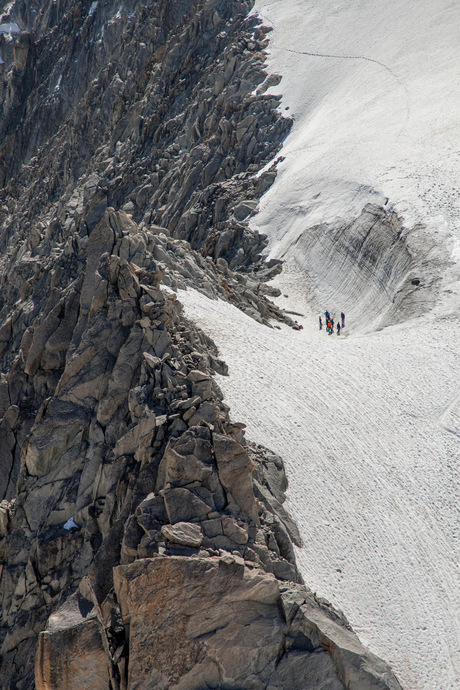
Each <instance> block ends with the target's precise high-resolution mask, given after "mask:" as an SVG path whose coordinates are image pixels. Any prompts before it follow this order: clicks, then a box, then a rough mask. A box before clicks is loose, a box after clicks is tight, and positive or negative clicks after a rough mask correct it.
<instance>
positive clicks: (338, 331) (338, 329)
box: [337, 321, 340, 335]
mask: <svg viewBox="0 0 460 690" xmlns="http://www.w3.org/2000/svg"><path fill="white" fill-rule="evenodd" d="M337 335H340V323H339V321H337Z"/></svg>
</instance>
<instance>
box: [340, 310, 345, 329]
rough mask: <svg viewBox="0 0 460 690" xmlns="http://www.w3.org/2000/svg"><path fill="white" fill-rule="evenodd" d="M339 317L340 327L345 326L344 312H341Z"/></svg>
mask: <svg viewBox="0 0 460 690" xmlns="http://www.w3.org/2000/svg"><path fill="white" fill-rule="evenodd" d="M340 318H341V319H342V328H345V314H344V313H343V312H342V313H341V314H340Z"/></svg>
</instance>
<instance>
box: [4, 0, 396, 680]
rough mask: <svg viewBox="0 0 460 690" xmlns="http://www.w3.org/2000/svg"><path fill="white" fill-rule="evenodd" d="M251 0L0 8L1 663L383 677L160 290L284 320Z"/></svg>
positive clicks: (269, 109) (42, 671) (130, 676)
mask: <svg viewBox="0 0 460 690" xmlns="http://www.w3.org/2000/svg"><path fill="white" fill-rule="evenodd" d="M250 9H251V3H250V2H236V1H234V0H210V1H207V2H204V1H201V0H181V1H180V2H174V3H171V2H168V1H167V0H159V1H158V2H155V3H151V2H146V1H144V0H129V1H128V2H127V3H124V4H123V6H122V7H120V5H119V3H114V2H112V1H111V0H108V2H105V3H102V2H100V1H99V2H93V3H91V2H89V1H88V2H85V1H83V2H70V0H62V2H58V3H55V2H51V1H50V0H42V1H41V2H39V3H36V5H34V7H32V6H31V5H30V3H28V2H25V0H16V2H14V3H13V4H12V5H11V6H9V8H8V14H6V10H5V14H4V15H3V18H2V20H1V22H0V27H1V26H6V25H7V24H8V26H9V25H13V24H14V26H18V27H19V28H20V29H21V31H16V30H14V31H9V32H8V33H6V32H5V31H0V54H1V59H2V61H3V63H2V64H0V268H1V286H2V289H1V291H0V359H1V367H2V368H1V375H0V469H1V472H0V499H2V500H1V503H0V598H1V615H0V644H1V655H2V684H4V685H5V687H6V686H9V687H15V688H18V690H20V689H21V688H22V689H26V688H27V689H28V688H31V687H34V686H35V687H37V688H39V689H42V688H43V689H45V688H47V689H51V688H59V689H60V690H65V689H69V690H70V689H75V690H77V688H78V690H80V689H81V688H82V687H85V686H86V687H91V688H94V689H99V688H101V689H102V688H104V689H105V688H112V689H115V688H120V689H121V688H142V687H143V688H148V687H153V686H155V687H159V688H160V687H162V688H169V687H171V688H183V689H184V690H185V689H186V688H187V689H189V688H197V689H198V688H202V687H205V686H207V687H228V688H235V689H236V688H240V689H241V688H286V689H288V688H290V689H292V688H296V687H299V688H304V687H309V688H311V689H312V690H315V688H317V689H318V690H320V688H329V690H335V689H336V688H337V689H338V688H342V687H347V688H348V687H350V688H374V687H375V688H397V687H399V686H398V684H397V681H396V680H395V679H394V678H393V676H392V675H391V673H390V671H389V670H388V668H387V667H385V665H384V664H383V663H382V662H380V661H379V660H378V659H376V658H375V657H372V655H369V654H368V653H367V651H366V650H365V649H364V648H363V647H362V646H361V645H360V643H359V641H358V640H357V638H356V636H355V635H354V634H353V633H352V632H351V631H350V630H349V627H348V626H347V623H346V621H345V620H344V619H343V617H341V616H340V615H339V614H338V613H336V612H334V611H333V610H332V609H331V607H329V606H327V605H326V604H325V603H324V602H321V601H318V600H317V599H316V598H315V596H314V595H313V594H312V593H311V592H310V591H309V590H308V588H307V587H305V586H304V585H302V583H301V582H300V578H299V574H298V572H297V569H296V565H295V559H294V549H293V542H294V543H296V544H297V545H300V540H299V535H298V531H297V528H296V526H295V524H294V523H293V521H292V519H291V518H290V516H289V515H288V514H287V512H286V510H285V509H284V507H283V501H284V491H285V489H286V486H287V483H286V478H285V475H284V470H283V466H282V463H281V460H280V459H279V458H277V457H276V456H275V455H273V453H270V452H269V451H267V450H266V449H264V448H261V447H259V446H254V445H253V444H251V443H250V442H249V441H247V440H246V439H245V437H244V423H236V422H235V421H234V420H232V419H231V418H230V414H229V410H228V407H227V406H226V405H225V403H224V402H223V400H222V394H221V392H220V390H219V388H218V386H217V385H216V382H215V378H214V375H215V374H216V373H218V374H221V375H226V374H227V373H228V372H227V366H226V364H225V362H223V361H222V360H221V359H220V358H219V353H218V351H217V349H216V347H215V345H214V343H213V342H212V341H211V340H210V338H209V337H207V336H206V335H205V334H204V333H202V332H201V331H200V330H199V329H198V328H197V327H196V326H195V325H194V324H193V323H190V322H189V321H188V320H186V319H185V317H184V316H183V314H182V308H181V305H180V303H179V302H178V300H177V298H176V295H175V293H174V290H175V289H177V288H187V287H193V288H195V289H197V290H200V291H202V292H203V293H204V294H206V295H207V296H208V297H211V298H213V299H216V298H219V299H224V300H227V301H230V302H232V303H233V304H235V305H236V306H237V307H239V308H240V309H242V310H244V311H245V312H246V313H247V314H249V315H250V316H251V317H252V318H254V319H256V320H257V321H259V322H260V323H262V324H265V325H267V326H268V325H270V324H271V323H272V321H273V319H284V320H285V321H287V322H289V319H288V317H286V316H285V315H284V314H282V313H281V311H280V309H279V308H277V307H276V306H275V305H273V304H272V303H271V302H270V301H269V299H268V298H267V297H268V296H270V294H273V293H274V290H273V288H269V287H268V286H267V285H266V284H265V282H264V281H266V280H268V279H269V278H271V277H273V275H275V274H276V273H277V272H279V270H280V263H279V262H276V261H275V262H268V263H264V262H263V261H262V259H261V257H260V252H261V251H262V249H263V248H264V246H265V238H263V237H260V236H258V235H256V234H255V233H254V232H252V231H251V230H250V229H249V227H248V222H247V221H248V218H249V217H250V216H251V214H253V213H254V212H255V210H256V208H257V200H258V198H259V197H260V196H261V195H262V194H263V193H264V191H265V190H266V189H267V188H268V187H269V186H270V184H271V183H272V182H273V180H274V177H275V175H276V162H275V163H273V164H272V166H271V167H270V165H269V164H270V162H271V161H272V160H273V158H274V156H275V155H276V153H277V152H278V150H279V148H280V145H281V141H282V139H283V137H284V136H285V135H286V133H287V131H288V130H289V127H290V122H289V121H288V120H286V119H284V118H283V117H282V116H281V114H280V113H279V111H278V110H277V106H278V104H279V99H278V98H275V97H273V96H270V95H268V94H267V93H266V91H267V89H268V88H269V86H270V85H272V84H273V83H277V79H278V78H277V77H274V76H273V75H272V76H270V77H269V76H267V74H266V72H265V70H264V60H265V53H264V49H265V48H266V47H267V33H268V32H269V30H268V29H267V28H266V27H263V26H262V25H260V22H259V21H258V20H257V18H255V17H248V11H249V10H250ZM18 123H20V126H18ZM267 165H268V167H267ZM263 167H265V168H266V169H265V172H263V173H262V174H260V175H256V173H259V172H260V171H261V170H262V168H263Z"/></svg>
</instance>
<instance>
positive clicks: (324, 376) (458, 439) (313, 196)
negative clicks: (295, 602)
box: [181, 0, 460, 690]
mask: <svg viewBox="0 0 460 690" xmlns="http://www.w3.org/2000/svg"><path fill="white" fill-rule="evenodd" d="M256 10H257V11H258V12H259V13H260V15H261V17H262V18H263V21H264V22H265V23H267V24H271V25H272V26H273V27H274V31H273V32H272V33H271V34H270V39H271V42H270V56H269V67H270V70H271V71H272V72H277V73H279V74H282V75H283V78H282V81H281V83H280V85H279V86H278V87H276V90H275V91H274V92H277V93H282V94H283V101H282V107H283V108H288V109H289V111H288V112H289V114H291V115H292V116H293V117H294V127H293V129H292V133H291V134H290V135H289V137H288V138H287V140H286V142H285V146H284V149H283V152H282V153H283V155H284V156H285V160H284V162H283V163H282V164H281V165H280V168H279V175H278V178H277V180H276V182H275V184H274V186H273V187H272V188H271V189H270V190H269V192H268V193H267V194H266V195H265V197H263V199H262V201H261V205H260V212H259V214H258V215H257V216H256V217H255V218H254V219H253V227H254V228H256V229H258V230H260V231H262V232H265V233H266V234H267V235H268V236H269V239H270V246H269V251H270V255H271V256H274V257H281V258H283V259H284V260H285V261H286V264H285V270H284V272H283V273H282V274H281V276H279V277H278V278H277V279H276V281H275V284H276V285H278V286H279V287H280V288H281V290H282V293H283V296H281V297H280V298H278V300H277V302H278V303H279V304H280V305H282V306H285V307H287V308H289V309H292V310H294V311H297V312H301V313H302V314H304V318H303V319H299V320H301V321H303V324H304V326H305V328H304V330H303V331H301V332H296V331H293V330H291V329H288V328H283V329H281V330H276V329H268V328H266V327H263V326H261V325H259V324H256V323H254V322H253V321H251V319H249V318H247V317H246V316H244V315H242V314H241V313H239V312H237V310H235V309H234V308H233V307H230V306H229V305H222V304H218V303H217V302H210V301H209V300H207V299H205V298H204V297H202V296H200V295H198V294H196V293H193V292H191V291H189V292H187V293H182V294H181V299H182V300H183V301H184V305H185V308H186V312H187V313H188V314H189V315H190V316H192V317H193V318H195V319H196V320H197V321H198V322H199V323H200V325H202V326H203V328H204V329H205V330H206V331H207V332H209V333H210V334H211V335H212V336H213V338H214V339H215V341H216V343H217V345H218V346H219V348H220V350H221V354H222V356H223V357H224V358H225V360H226V361H227V363H228V364H229V367H230V376H229V377H228V378H221V379H220V385H221V387H222V389H223V390H224V392H225V394H226V398H227V402H228V403H229V404H230V405H231V408H232V414H233V417H234V419H236V420H244V421H245V422H246V423H247V425H248V437H249V438H251V439H253V440H255V441H257V442H260V443H263V444H264V445H266V446H268V447H270V448H272V449H273V450H274V451H277V452H278V453H279V454H280V455H281V456H282V457H283V459H284V461H285V463H286V466H287V471H288V477H289V479H290V490H289V493H288V501H289V508H290V510H291V512H292V513H293V515H294V516H295V517H296V519H297V521H298V524H299V528H300V530H301V533H302V537H303V540H304V548H303V549H301V550H299V552H298V559H299V564H300V568H301V571H302V573H303V575H304V578H305V581H306V582H307V583H308V584H309V585H310V586H311V587H312V588H313V589H316V591H317V592H318V593H319V594H321V595H324V596H326V597H327V598H328V599H329V600H330V601H331V602H332V603H333V604H334V605H335V606H337V607H339V608H342V609H343V610H344V612H345V614H346V615H347V617H348V618H349V619H350V622H351V623H352V625H353V626H354V628H355V629H356V631H357V632H358V634H359V635H360V637H361V639H362V641H363V642H364V643H366V644H368V645H369V647H370V648H371V650H372V651H374V652H375V653H377V654H379V655H380V656H382V657H383V658H384V659H385V660H386V661H388V662H390V663H391V664H392V666H393V668H394V670H395V672H396V673H397V675H398V677H399V679H400V681H401V683H402V684H403V686H404V687H405V688H406V690H458V688H460V617H459V613H460V576H459V572H458V563H459V556H460V547H459V541H458V538H459V534H458V524H459V523H458V505H459V498H460V495H459V469H458V461H459V458H460V392H459V381H460V376H459V374H460V355H459V352H460V347H459V342H460V283H459V278H460V271H459V264H460V219H459V212H460V195H459V192H458V189H457V184H458V182H459V180H460V126H459V125H458V112H459V106H460V41H458V30H459V27H460V9H459V7H458V4H457V3H454V2H450V1H448V0H435V1H434V2H433V1H431V2H427V0H420V1H419V2H417V3H414V2H413V0H410V1H409V0H389V1H388V2H387V3H381V2H377V1H376V0H351V1H349V0H347V2H344V1H341V0H338V1H335V2H332V1H331V0H315V2H312V1H311V0H310V1H307V0H278V1H276V2H263V0H258V1H257V3H256ZM368 202H372V203H374V204H381V205H383V206H385V208H386V209H388V210H391V209H395V210H396V211H397V212H398V213H399V214H400V215H401V217H402V223H403V233H402V235H404V236H405V237H406V239H407V241H408V242H409V243H412V244H411V246H418V247H419V248H421V251H420V253H419V257H418V259H417V260H418V262H419V265H420V270H422V271H424V275H425V276H430V275H432V276H434V275H435V269H434V265H435V263H436V270H437V271H438V272H439V280H437V282H436V291H435V290H434V287H433V286H434V285H435V281H434V282H432V283H430V282H429V281H428V282H427V283H426V287H425V291H426V293H427V298H426V299H425V301H424V302H423V308H420V309H419V310H415V311H414V313H412V314H409V316H408V315H407V314H404V320H403V322H402V323H399V324H397V325H393V326H390V327H387V328H384V329H383V330H377V331H375V330H374V323H375V325H378V324H377V317H378V314H377V312H378V311H379V309H381V308H383V306H382V305H383V301H382V302H379V300H378V299H377V298H376V297H375V295H374V294H372V295H370V297H372V303H373V304H374V305H375V314H373V315H372V318H373V319H374V317H375V319H374V320H372V319H368V320H367V327H366V318H365V317H366V314H364V315H363V314H360V313H359V308H358V307H357V306H356V300H355V299H354V297H353V298H352V295H353V291H352V289H351V288H352V286H351V287H350V282H351V283H355V282H356V281H357V280H360V281H361V282H360V283H359V291H360V292H361V293H365V290H366V288H365V281H364V279H363V276H358V275H356V276H353V278H352V280H351V281H347V271H348V270H349V268H348V267H345V269H344V268H343V262H341V261H339V260H338V259H337V260H335V261H334V260H333V259H334V257H332V259H331V260H330V261H328V263H327V269H326V264H324V266H322V264H321V260H322V259H321V256H320V255H319V254H318V256H319V257H320V258H319V259H317V260H316V264H315V261H314V257H313V258H312V256H310V255H309V249H308V247H309V238H310V234H309V233H310V229H311V227H312V226H314V225H315V224H317V223H341V222H343V221H342V220H338V219H347V220H351V219H353V218H355V217H356V216H358V215H359V214H360V213H361V211H362V209H363V207H364V206H365V204H367V203H368ZM415 224H417V226H416V227H415V228H414V227H413V226H414V225H415ZM331 252H332V254H333V248H332V249H331ZM401 265H402V266H404V265H403V263H402V264H401ZM412 269H413V266H412V267H411V270H412ZM312 270H314V271H315V272H316V274H317V282H318V280H319V278H318V276H319V277H320V278H321V271H322V270H323V276H322V283H321V285H320V286H319V288H318V289H317V290H316V293H315V294H314V295H313V296H312V291H311V276H310V272H311V271H312ZM369 290H370V287H369ZM372 290H373V291H374V292H375V290H376V287H375V285H374V286H373V287H372ZM430 291H431V293H432V294H431V295H429V294H428V292H430ZM284 295H289V296H288V297H285V296H284ZM364 297H366V295H364ZM364 297H363V302H362V304H363V305H364V304H368V303H370V301H369V300H370V297H369V300H367V302H366V300H365V299H364ZM389 299H390V301H391V295H390V296H389ZM319 308H322V310H323V311H324V309H325V308H329V309H331V310H333V311H335V313H336V314H337V313H338V312H340V310H341V309H344V310H345V312H346V313H347V315H348V320H347V326H346V328H345V331H344V334H343V335H342V336H340V337H337V336H336V335H334V336H331V337H329V336H327V335H326V334H325V332H324V331H322V332H319V331H318V330H317V316H318V309H319ZM394 323H397V319H395V320H394Z"/></svg>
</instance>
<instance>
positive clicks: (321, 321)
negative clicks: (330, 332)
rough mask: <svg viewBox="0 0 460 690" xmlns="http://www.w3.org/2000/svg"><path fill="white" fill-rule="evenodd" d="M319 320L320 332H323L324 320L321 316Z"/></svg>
mask: <svg viewBox="0 0 460 690" xmlns="http://www.w3.org/2000/svg"><path fill="white" fill-rule="evenodd" d="M318 319H319V330H320V331H322V330H323V320H322V319H321V314H320V315H319V316H318Z"/></svg>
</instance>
